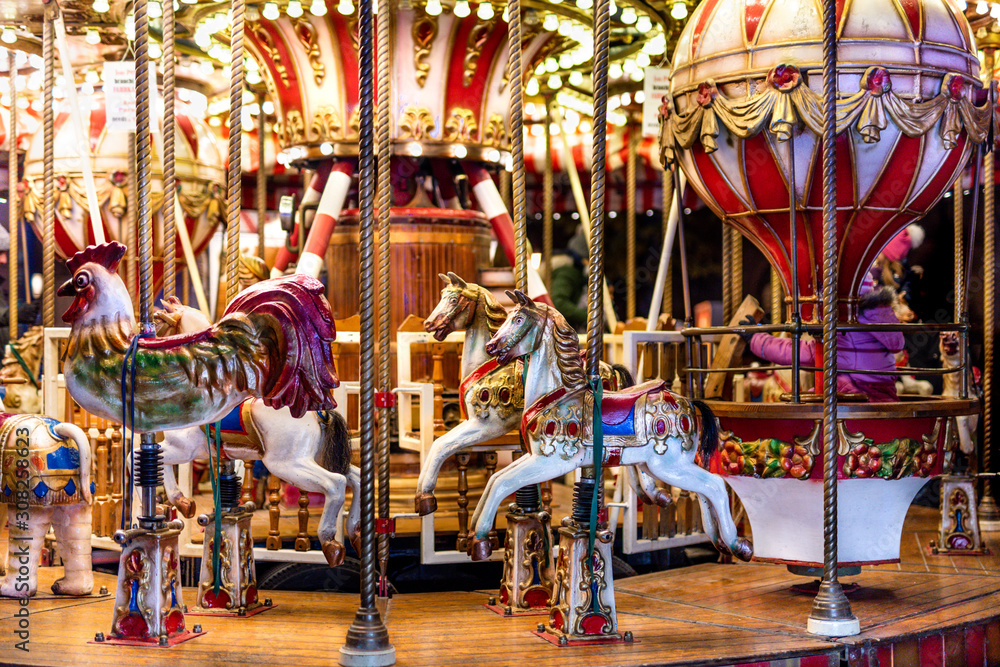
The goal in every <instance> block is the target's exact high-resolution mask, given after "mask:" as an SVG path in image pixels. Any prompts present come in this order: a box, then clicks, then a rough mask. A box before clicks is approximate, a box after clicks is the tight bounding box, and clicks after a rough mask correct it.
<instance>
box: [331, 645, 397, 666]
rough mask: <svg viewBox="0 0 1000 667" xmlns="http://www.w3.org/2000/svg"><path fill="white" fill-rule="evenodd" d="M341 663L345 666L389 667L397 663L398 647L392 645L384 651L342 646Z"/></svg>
mask: <svg viewBox="0 0 1000 667" xmlns="http://www.w3.org/2000/svg"><path fill="white" fill-rule="evenodd" d="M340 664H341V665H343V667H389V665H395V664H396V649H395V647H392V646H390V647H389V648H387V649H384V650H382V651H355V650H354V649H349V648H347V647H346V646H341V647H340Z"/></svg>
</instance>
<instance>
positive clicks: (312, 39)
mask: <svg viewBox="0 0 1000 667" xmlns="http://www.w3.org/2000/svg"><path fill="white" fill-rule="evenodd" d="M292 27H293V28H294V29H295V36H296V37H298V38H299V43H300V44H302V46H303V48H305V50H306V56H308V57H309V65H310V66H311V67H312V71H313V79H314V80H315V81H316V85H317V86H320V85H322V84H323V78H324V77H325V76H326V66H325V65H324V64H323V62H322V60H320V55H321V54H320V50H319V41H318V40H317V39H316V27H315V26H313V24H312V23H310V22H309V21H307V20H306V19H304V18H301V17H300V18H297V19H293V20H292Z"/></svg>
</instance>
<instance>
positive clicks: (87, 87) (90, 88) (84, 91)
mask: <svg viewBox="0 0 1000 667" xmlns="http://www.w3.org/2000/svg"><path fill="white" fill-rule="evenodd" d="M80 94H81V95H85V96H88V97H89V96H90V95H93V94H94V84H92V83H84V84H83V85H82V86H80Z"/></svg>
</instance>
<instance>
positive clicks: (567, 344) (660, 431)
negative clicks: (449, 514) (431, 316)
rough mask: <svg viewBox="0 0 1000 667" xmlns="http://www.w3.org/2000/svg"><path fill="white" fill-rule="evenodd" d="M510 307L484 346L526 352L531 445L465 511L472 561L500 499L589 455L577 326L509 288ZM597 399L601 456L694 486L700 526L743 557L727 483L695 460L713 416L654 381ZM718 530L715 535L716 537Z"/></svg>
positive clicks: (510, 356)
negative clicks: (472, 507) (469, 519)
mask: <svg viewBox="0 0 1000 667" xmlns="http://www.w3.org/2000/svg"><path fill="white" fill-rule="evenodd" d="M508 294H510V295H511V297H512V298H513V299H514V300H515V302H516V304H517V305H516V307H515V308H514V309H513V310H512V311H511V312H510V314H509V315H508V316H507V320H506V322H504V324H503V326H502V327H500V330H499V331H498V332H497V333H496V334H495V335H494V336H493V338H492V339H491V340H490V342H489V343H487V345H486V349H487V351H488V352H489V353H490V354H492V355H494V356H495V357H496V358H497V361H498V362H499V363H500V364H504V365H506V364H508V363H510V362H511V361H513V360H514V359H516V358H519V357H527V362H526V363H527V366H528V373H527V377H526V378H525V381H524V403H525V405H526V406H528V407H526V408H525V411H524V416H523V417H522V420H521V432H522V434H523V435H524V438H525V441H526V443H527V445H528V447H529V449H530V454H529V455H528V456H522V457H521V458H519V459H517V460H516V461H514V463H512V464H511V465H509V466H507V468H505V469H504V470H503V471H501V472H500V473H498V474H496V475H494V476H493V477H491V478H490V480H489V482H487V484H486V490H485V491H484V493H483V497H482V500H480V502H479V505H478V506H477V507H476V513H475V515H474V516H473V518H472V523H473V524H474V525H475V530H476V534H475V539H474V541H470V545H471V546H470V552H471V555H472V558H473V560H482V559H484V558H487V557H489V555H490V552H491V550H492V548H491V546H490V541H489V538H488V534H489V531H490V529H491V528H492V526H493V521H494V519H495V516H496V512H497V509H498V508H499V505H500V502H501V501H502V500H503V499H504V498H506V497H507V496H508V495H510V494H511V493H513V492H514V491H515V490H516V489H519V488H521V487H523V486H526V485H528V484H538V483H540V482H544V481H546V480H550V479H555V478H557V477H561V476H562V475H566V474H568V473H570V472H572V471H574V470H575V469H577V468H580V467H583V466H591V465H593V464H594V449H593V424H592V422H593V401H594V395H593V392H592V391H591V389H590V387H589V385H588V384H587V379H586V376H585V374H584V371H583V363H582V362H581V360H580V351H579V339H578V338H577V334H576V331H574V330H573V328H572V327H570V326H569V325H568V324H567V323H566V320H565V319H564V318H563V317H562V315H560V314H559V313H558V312H557V311H556V310H555V309H553V308H550V307H548V306H546V305H545V304H538V303H534V302H532V301H531V300H530V299H529V298H528V297H527V296H526V295H525V294H523V293H522V292H513V293H511V292H508ZM601 406H602V421H603V422H604V427H603V428H604V462H605V463H606V464H607V465H642V466H643V467H644V470H645V471H646V472H648V473H650V474H651V475H653V476H654V477H656V478H657V479H659V480H661V481H663V482H666V483H667V484H671V485H673V486H677V487H679V488H682V489H687V490H688V491H693V492H694V493H697V494H698V500H699V502H700V503H701V506H702V520H703V522H704V526H705V532H706V534H708V536H709V537H710V538H711V539H712V540H713V542H715V544H716V546H717V547H718V548H719V550H720V551H722V552H724V553H731V554H733V555H735V556H736V557H737V558H740V559H741V560H750V558H751V557H752V556H753V546H752V545H751V544H750V542H749V541H748V540H746V539H745V538H742V537H739V536H738V535H737V533H736V525H735V524H734V523H733V519H732V516H731V515H730V513H729V497H728V495H727V493H726V485H725V482H723V481H722V479H721V478H720V477H718V476H717V475H714V474H712V473H710V472H708V471H707V470H705V469H704V468H701V467H699V466H698V465H697V464H696V463H695V453H696V452H695V445H696V442H697V436H698V414H697V413H696V412H695V410H694V408H698V411H699V412H700V413H701V415H700V416H701V421H702V425H701V442H700V446H699V447H698V448H697V449H698V451H697V453H699V454H700V455H701V457H702V460H703V461H706V462H707V460H708V459H709V457H710V456H711V455H712V454H713V453H714V451H715V448H716V446H717V445H718V437H717V433H716V427H715V417H714V416H713V415H712V413H711V411H710V410H709V409H708V406H706V405H705V404H703V403H700V402H699V401H688V400H687V399H685V398H683V397H682V396H678V395H676V394H673V393H672V392H670V391H669V390H668V389H667V387H666V383H665V382H664V381H662V380H654V381H652V382H647V383H644V384H641V385H638V386H637V387H632V388H630V389H628V390H626V391H621V392H606V393H605V394H604V400H603V401H602V403H601ZM720 532H721V538H720Z"/></svg>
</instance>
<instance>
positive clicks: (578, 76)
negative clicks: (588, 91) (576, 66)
mask: <svg viewBox="0 0 1000 667" xmlns="http://www.w3.org/2000/svg"><path fill="white" fill-rule="evenodd" d="M569 83H570V85H573V86H580V85H583V72H581V71H579V70H573V71H572V72H570V73H569Z"/></svg>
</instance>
